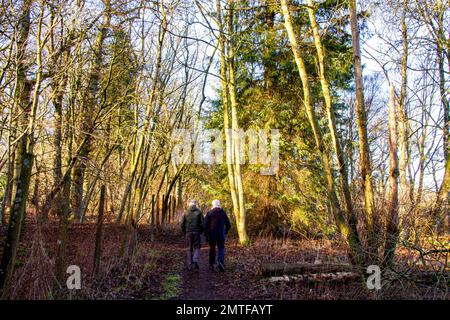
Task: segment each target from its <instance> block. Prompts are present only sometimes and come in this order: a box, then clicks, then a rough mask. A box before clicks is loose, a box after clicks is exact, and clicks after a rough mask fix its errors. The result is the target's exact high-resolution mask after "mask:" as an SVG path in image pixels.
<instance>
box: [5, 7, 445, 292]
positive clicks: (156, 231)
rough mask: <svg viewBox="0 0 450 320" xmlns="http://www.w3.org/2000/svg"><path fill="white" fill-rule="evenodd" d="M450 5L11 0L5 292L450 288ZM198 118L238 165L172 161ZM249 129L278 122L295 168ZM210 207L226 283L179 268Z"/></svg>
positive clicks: (7, 49) (283, 150) (7, 19)
mask: <svg viewBox="0 0 450 320" xmlns="http://www.w3.org/2000/svg"><path fill="white" fill-rule="evenodd" d="M449 7H450V3H449V1H448V0H402V1H400V0H387V1H381V2H380V1H372V0H365V1H355V0H325V1H315V0H306V1H296V0H292V1H289V0H280V1H276V0H214V1H209V0H174V1H169V0H155V1H144V0H140V1H138V0H136V1H123V0H101V1H100V0H99V1H96V0H89V1H81V0H73V1H72V0H70V1H60V0H34V1H33V0H23V1H4V0H2V2H1V5H0V24H1V28H0V108H1V116H0V195H1V207H0V214H1V228H0V244H1V249H0V253H1V257H2V259H1V265H0V287H1V288H2V291H0V292H2V297H3V298H29V299H34V298H41V299H43V298H45V299H47V298H49V299H54V298H61V299H66V298H81V299H96V298H110V299H116V298H119V299H123V298H137V299H154V298H162V299H165V298H171V297H179V298H187V299H189V298H207V299H208V298H225V299H226V298H256V299H258V298H289V299H300V298H301V299H304V298H322V299H333V298H349V299H352V298H393V297H395V298H402V297H414V298H437V299H443V298H444V299H445V298H447V299H448V289H449V261H448V257H449V250H450V247H449V246H450V244H449V241H450V240H449V236H448V232H449V209H448V208H449V207H448V206H449V204H448V201H449V199H448V194H449V185H450V161H449V155H448V150H449V116H450V107H449V72H450V59H449V46H450V38H449V36H450V34H449V30H450V25H449V21H450V15H449V14H450V10H449ZM194 128H196V129H198V128H211V129H219V130H221V131H222V132H223V131H224V130H225V129H229V128H231V129H232V130H233V134H232V136H231V137H228V136H227V137H226V145H227V146H228V148H227V152H225V153H226V154H225V156H224V158H225V159H227V160H229V161H224V164H221V165H207V164H203V165H201V164H196V165H194V164H187V163H181V164H180V163H176V162H175V161H174V159H173V158H172V149H173V147H174V145H175V144H176V141H175V139H174V137H173V133H174V132H176V130H178V129H190V130H191V129H194ZM239 128H241V129H243V130H249V129H255V130H259V129H266V130H272V129H278V130H279V131H280V139H281V140H280V146H279V158H280V166H279V170H278V172H277V174H275V175H268V176H267V175H261V174H260V169H261V165H256V164H248V163H241V161H240V160H239V150H240V144H241V143H242V141H239V139H238V134H237V130H238V129H239ZM224 139H225V138H224ZM232 160H233V161H232ZM227 163H228V164H227ZM192 198H195V199H197V201H198V202H199V203H200V204H201V206H202V208H203V209H204V210H207V209H208V208H209V205H210V201H211V200H212V199H216V198H217V199H220V200H221V202H222V204H223V207H224V208H225V209H226V210H227V212H228V213H229V215H230V217H231V218H232V221H233V229H232V230H233V231H232V233H233V235H232V236H231V237H230V239H229V248H230V250H229V254H228V253H227V259H228V261H229V262H230V263H229V264H230V267H229V268H228V272H227V273H226V274H225V275H215V274H205V275H204V276H203V278H201V275H197V277H198V278H195V279H197V280H195V279H194V280H193V279H192V276H191V275H190V274H187V273H186V271H185V270H183V265H182V261H183V254H184V253H183V239H182V235H181V234H180V230H179V226H178V223H179V220H180V217H181V215H182V213H183V210H184V208H185V205H186V203H187V201H188V200H189V199H192ZM227 252H228V251H227ZM204 255H205V254H204ZM280 263H282V264H280ZM72 264H76V265H80V266H81V269H82V274H83V288H82V290H79V291H76V292H71V291H67V290H66V289H65V281H66V278H67V274H66V268H67V266H68V265H72ZM336 264H339V266H337V267H336ZM373 264H375V265H379V266H380V267H381V268H382V269H383V276H384V279H388V281H387V282H385V283H384V286H383V290H381V291H380V292H368V291H367V290H365V289H364V280H361V275H362V278H364V275H365V270H366V268H367V266H368V265H373ZM280 266H281V271H280V269H279V268H280ZM344 266H345V267H344ZM348 267H350V268H351V269H352V270H351V271H352V272H350V273H349V274H342V272H341V273H340V272H339V271H343V270H341V268H342V269H348ZM277 268H278V269H277ZM330 268H331V269H333V270H331V269H330ZM327 270H328V271H330V272H337V274H334V273H332V274H331V275H329V276H325V275H326V274H325V272H326V271H327ZM291 271H292V272H291ZM305 272H306V273H307V274H311V273H312V274H313V275H314V277H309V276H302V277H303V278H302V277H300V279H299V277H298V276H292V277H290V276H288V275H286V274H288V273H292V274H297V275H298V274H299V273H302V274H304V273H305ZM327 274H328V273H327ZM276 275H278V276H280V275H281V276H284V275H286V276H285V277H281V278H279V277H276ZM355 275H356V277H355ZM270 276H272V277H271V278H270ZM212 277H218V278H217V279H218V280H219V281H222V282H224V283H225V285H224V286H223V287H222V288H221V289H220V290H219V291H217V290H218V289H212V288H211V287H210V282H211V281H210V280H211V279H212ZM318 277H319V278H320V277H322V279H320V280H317V278H318ZM327 277H328V278H327ZM214 279H216V278H214ZM318 282H319V284H317V283H318ZM361 283H363V284H361ZM243 292H247V293H248V292H252V294H250V295H249V294H245V295H243Z"/></svg>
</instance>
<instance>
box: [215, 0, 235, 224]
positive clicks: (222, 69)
mask: <svg viewBox="0 0 450 320" xmlns="http://www.w3.org/2000/svg"><path fill="white" fill-rule="evenodd" d="M221 12H222V11H221V6H220V0H217V23H218V28H219V32H220V33H219V51H220V76H221V80H220V81H221V86H222V105H223V129H224V133H225V145H226V153H225V157H226V161H227V171H228V182H229V184H230V194H231V201H232V203H233V214H234V217H235V219H236V222H237V221H239V217H240V213H239V203H238V196H237V192H236V181H235V178H234V164H233V160H232V159H233V155H232V152H233V142H232V139H231V135H230V131H229V128H230V124H229V112H228V105H229V99H228V79H227V78H228V77H227V63H226V52H225V36H224V33H225V30H224V27H223V22H222V13H221ZM236 224H237V223H236Z"/></svg>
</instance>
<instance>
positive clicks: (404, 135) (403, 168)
mask: <svg viewBox="0 0 450 320" xmlns="http://www.w3.org/2000/svg"><path fill="white" fill-rule="evenodd" d="M407 6H408V0H404V2H403V12H402V43H403V57H402V62H401V76H402V86H401V92H400V99H399V103H398V110H397V113H398V149H399V173H400V197H399V201H400V202H399V210H400V212H399V214H400V218H401V219H402V220H403V221H404V225H405V228H408V225H409V223H410V221H409V220H410V219H409V217H407V216H406V215H407V214H408V211H409V209H408V202H409V197H410V195H409V190H410V189H409V185H408V179H407V168H408V120H407V114H406V90H407V81H408V80H407V67H408V29H407V25H406V9H407Z"/></svg>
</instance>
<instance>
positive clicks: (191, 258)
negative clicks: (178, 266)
mask: <svg viewBox="0 0 450 320" xmlns="http://www.w3.org/2000/svg"><path fill="white" fill-rule="evenodd" d="M181 229H182V230H183V233H184V234H185V237H186V246H187V267H188V269H192V268H194V269H200V266H199V261H200V249H201V234H202V233H204V235H205V238H206V241H207V242H208V243H209V267H210V269H211V270H215V268H216V267H217V268H218V269H219V270H220V271H222V272H223V271H225V239H226V235H227V233H228V231H229V230H230V229H231V222H230V219H229V218H228V215H227V213H226V212H225V210H223V209H222V208H221V207H220V201H219V200H214V201H213V202H212V208H211V210H209V211H208V213H207V214H206V217H203V213H202V211H201V210H200V208H198V206H197V202H196V201H195V200H191V201H190V202H189V207H188V209H187V210H186V212H185V214H184V215H183V219H182V221H181ZM216 249H217V253H216Z"/></svg>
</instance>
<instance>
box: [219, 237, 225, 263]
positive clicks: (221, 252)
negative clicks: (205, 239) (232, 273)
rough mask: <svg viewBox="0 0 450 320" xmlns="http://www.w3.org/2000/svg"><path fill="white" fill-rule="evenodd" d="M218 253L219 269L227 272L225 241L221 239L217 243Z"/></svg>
mask: <svg viewBox="0 0 450 320" xmlns="http://www.w3.org/2000/svg"><path fill="white" fill-rule="evenodd" d="M217 247H218V249H219V252H218V259H217V260H218V267H219V270H220V271H225V240H224V239H220V240H218V241H217Z"/></svg>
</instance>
